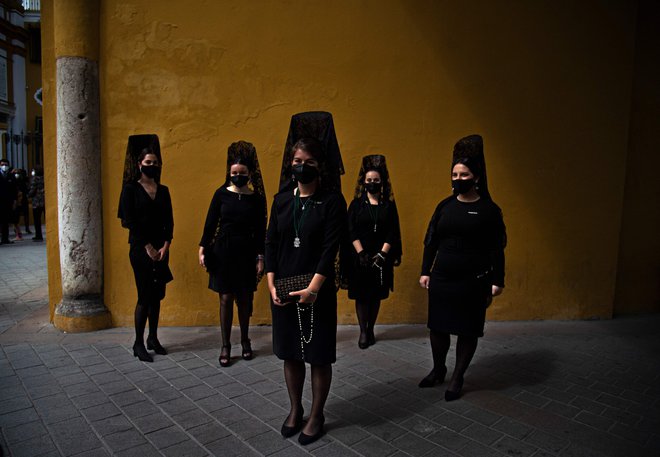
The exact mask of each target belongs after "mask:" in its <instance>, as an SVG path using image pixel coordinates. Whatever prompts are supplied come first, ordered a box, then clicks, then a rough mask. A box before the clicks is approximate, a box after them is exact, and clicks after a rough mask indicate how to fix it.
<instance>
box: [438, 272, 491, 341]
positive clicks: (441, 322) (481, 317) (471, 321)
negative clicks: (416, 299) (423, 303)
mask: <svg viewBox="0 0 660 457" xmlns="http://www.w3.org/2000/svg"><path fill="white" fill-rule="evenodd" d="M428 292H429V316H428V328H429V329H431V330H432V331H434V332H440V333H451V334H452V335H463V336H474V337H481V336H484V322H485V320H486V308H487V307H488V305H489V304H490V301H491V300H492V296H491V277H490V275H485V276H483V277H481V278H477V277H475V276H472V277H464V278H447V277H445V276H442V275H440V274H438V273H437V272H433V273H431V281H430V284H429V291H428Z"/></svg>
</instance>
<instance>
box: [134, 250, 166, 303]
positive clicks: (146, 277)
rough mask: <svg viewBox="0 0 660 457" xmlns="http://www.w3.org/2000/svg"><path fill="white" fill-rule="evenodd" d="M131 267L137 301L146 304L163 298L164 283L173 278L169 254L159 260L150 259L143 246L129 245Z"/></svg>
mask: <svg viewBox="0 0 660 457" xmlns="http://www.w3.org/2000/svg"><path fill="white" fill-rule="evenodd" d="M128 256H129V258H130V260H131V267H133V275H134V276H135V285H136V287H137V294H138V303H140V304H143V305H146V304H148V303H153V302H154V301H160V300H162V299H163V298H165V285H166V284H167V283H168V282H170V281H171V280H172V279H174V278H173V276H172V272H171V271H170V267H169V265H168V263H169V260H170V256H169V254H168V255H167V256H166V257H165V259H163V260H161V261H160V262H154V261H153V260H151V258H150V257H149V255H148V254H147V251H146V250H145V248H144V246H137V245H131V250H130V251H129V255H128Z"/></svg>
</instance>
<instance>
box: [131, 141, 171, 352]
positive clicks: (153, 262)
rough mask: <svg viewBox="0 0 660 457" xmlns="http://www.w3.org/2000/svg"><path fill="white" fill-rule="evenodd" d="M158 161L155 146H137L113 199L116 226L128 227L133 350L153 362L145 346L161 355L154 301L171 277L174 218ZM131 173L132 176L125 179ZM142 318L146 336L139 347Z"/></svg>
mask: <svg viewBox="0 0 660 457" xmlns="http://www.w3.org/2000/svg"><path fill="white" fill-rule="evenodd" d="M130 149H131V144H130V142H129V153H128V154H127V155H128V157H127V160H128V159H129V158H130V157H131V152H130ZM161 164H162V161H161V158H160V151H159V150H158V149H157V148H152V147H148V148H144V149H142V150H141V152H140V153H139V155H138V157H137V161H136V162H134V165H133V168H134V170H132V171H131V170H128V173H125V177H126V176H128V180H126V179H125V181H124V187H123V188H122V191H121V197H120V201H119V217H120V218H121V220H122V225H123V226H124V227H126V228H128V229H129V234H128V242H129V243H130V245H131V249H130V251H129V258H130V260H131V266H132V267H133V274H134V275H135V284H136V286H137V293H138V301H137V305H136V306H135V343H134V344H133V355H134V356H135V357H137V358H139V359H140V360H142V361H143V362H153V358H152V357H151V355H150V354H149V353H148V352H147V349H153V350H154V351H155V352H156V354H161V355H165V354H167V351H166V350H165V348H164V347H163V346H162V345H161V344H160V342H159V341H158V318H159V316H160V301H161V300H162V299H163V298H165V285H166V284H167V283H168V282H170V281H171V280H172V279H173V277H172V272H171V271H170V268H169V266H168V260H169V249H170V244H171V242H172V234H173V231H174V218H173V215H172V200H171V198H170V192H169V189H168V188H167V187H166V186H164V185H162V184H160V171H161ZM136 175H137V179H136V180H135V179H131V177H135V176H136ZM147 318H148V319H149V336H148V337H147V347H146V348H145V346H144V329H145V326H146V323H147Z"/></svg>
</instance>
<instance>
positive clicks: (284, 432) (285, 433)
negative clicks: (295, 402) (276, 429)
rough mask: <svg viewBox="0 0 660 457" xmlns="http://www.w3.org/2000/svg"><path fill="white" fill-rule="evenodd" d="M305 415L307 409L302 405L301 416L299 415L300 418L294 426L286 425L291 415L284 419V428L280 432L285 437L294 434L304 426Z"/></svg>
mask: <svg viewBox="0 0 660 457" xmlns="http://www.w3.org/2000/svg"><path fill="white" fill-rule="evenodd" d="M304 415H305V410H304V409H302V406H301V407H300V416H298V419H297V420H296V422H295V423H294V424H293V427H290V426H288V425H286V422H287V421H288V420H289V416H287V418H286V419H285V420H284V423H283V424H282V429H281V430H280V433H281V434H282V436H283V437H284V438H291V437H292V436H293V435H295V434H296V433H298V432H299V431H300V429H301V428H302V426H303V416H304Z"/></svg>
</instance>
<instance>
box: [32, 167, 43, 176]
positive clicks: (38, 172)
mask: <svg viewBox="0 0 660 457" xmlns="http://www.w3.org/2000/svg"><path fill="white" fill-rule="evenodd" d="M33 170H34V174H35V175H36V176H43V175H44V167H42V166H41V165H36V166H35V167H34V168H33Z"/></svg>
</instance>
